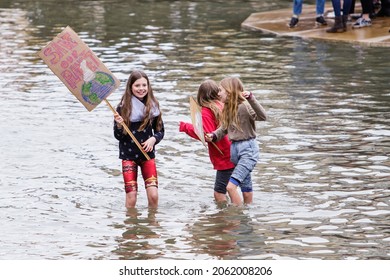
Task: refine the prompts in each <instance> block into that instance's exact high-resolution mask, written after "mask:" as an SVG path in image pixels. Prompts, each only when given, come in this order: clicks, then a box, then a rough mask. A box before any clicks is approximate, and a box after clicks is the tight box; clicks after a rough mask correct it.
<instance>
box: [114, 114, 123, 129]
mask: <svg viewBox="0 0 390 280" xmlns="http://www.w3.org/2000/svg"><path fill="white" fill-rule="evenodd" d="M114 120H115V121H116V123H117V124H118V126H119V127H121V126H122V123H123V118H122V117H121V115H119V114H118V113H115V114H114Z"/></svg>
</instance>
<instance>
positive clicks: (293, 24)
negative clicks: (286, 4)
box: [287, 17, 299, 28]
mask: <svg viewBox="0 0 390 280" xmlns="http://www.w3.org/2000/svg"><path fill="white" fill-rule="evenodd" d="M298 21H299V19H298V18H296V17H292V18H291V20H290V23H289V24H287V26H288V27H290V28H294V27H295V26H297V24H298Z"/></svg>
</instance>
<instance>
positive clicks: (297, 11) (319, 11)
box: [293, 0, 325, 16]
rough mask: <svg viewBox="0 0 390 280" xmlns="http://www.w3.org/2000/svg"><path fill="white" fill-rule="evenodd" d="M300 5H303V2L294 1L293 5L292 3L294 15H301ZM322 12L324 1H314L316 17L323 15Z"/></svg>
mask: <svg viewBox="0 0 390 280" xmlns="http://www.w3.org/2000/svg"><path fill="white" fill-rule="evenodd" d="M302 5H303V0H294V3H293V13H294V15H297V16H299V15H300V14H302ZM324 10H325V0H317V1H316V13H317V15H323V14H324Z"/></svg>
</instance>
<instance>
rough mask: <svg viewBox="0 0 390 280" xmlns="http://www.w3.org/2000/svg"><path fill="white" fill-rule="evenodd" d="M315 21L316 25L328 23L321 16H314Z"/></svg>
mask: <svg viewBox="0 0 390 280" xmlns="http://www.w3.org/2000/svg"><path fill="white" fill-rule="evenodd" d="M316 23H317V24H318V25H328V23H327V22H326V20H325V19H324V17H323V16H319V17H316Z"/></svg>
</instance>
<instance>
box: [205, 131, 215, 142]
mask: <svg viewBox="0 0 390 280" xmlns="http://www.w3.org/2000/svg"><path fill="white" fill-rule="evenodd" d="M213 136H214V135H213V134H212V133H205V135H204V140H206V142H213Z"/></svg>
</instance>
